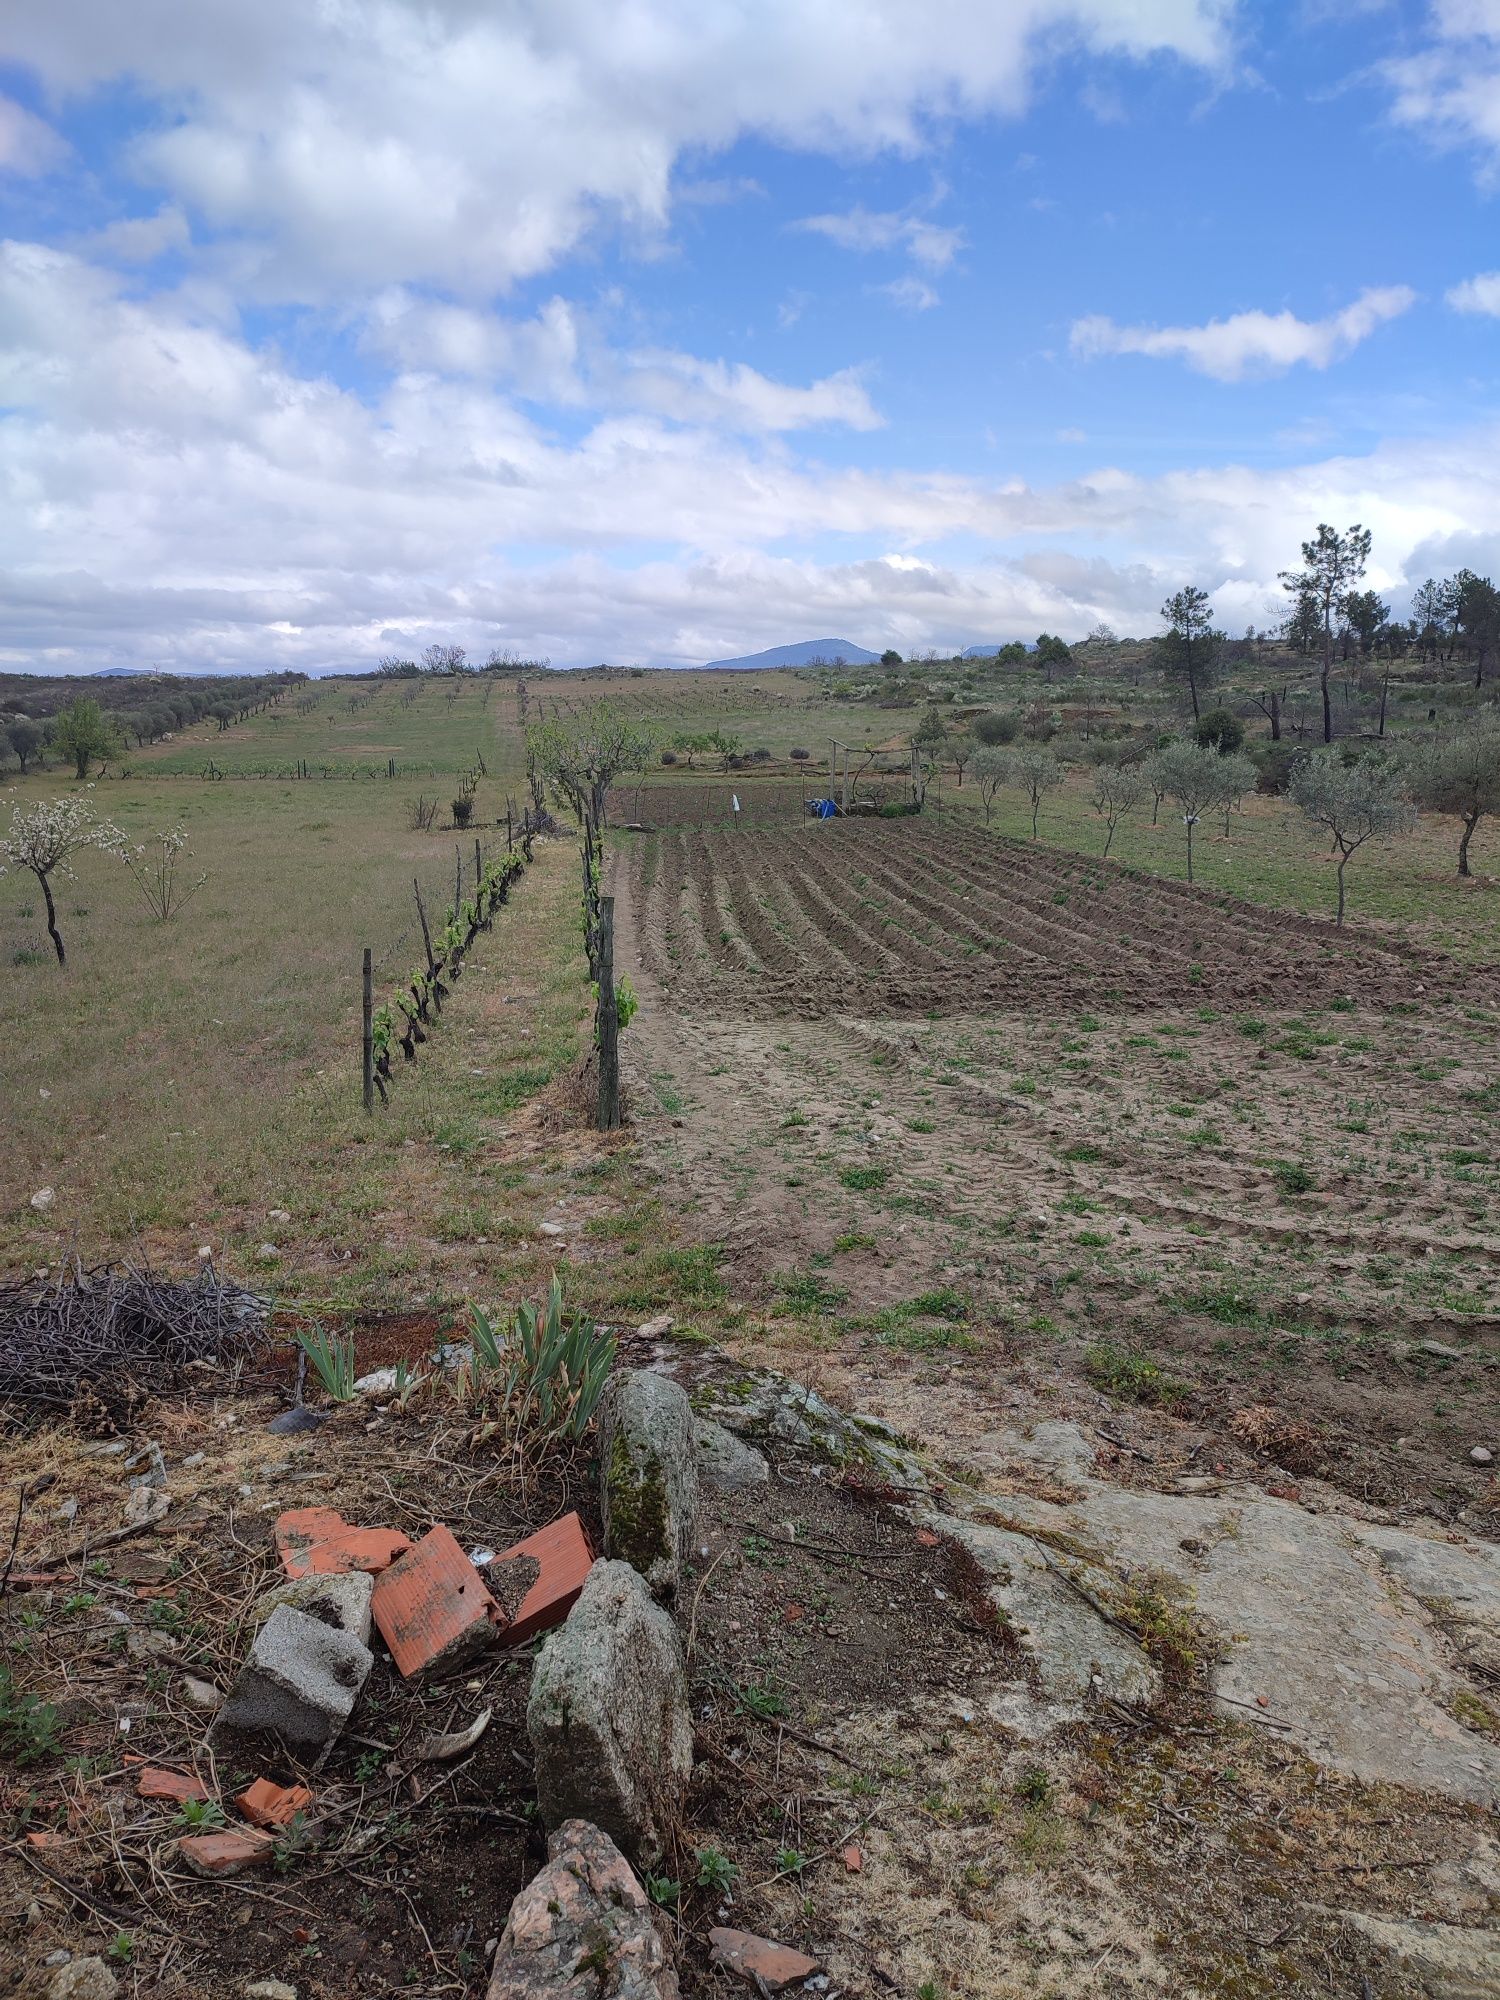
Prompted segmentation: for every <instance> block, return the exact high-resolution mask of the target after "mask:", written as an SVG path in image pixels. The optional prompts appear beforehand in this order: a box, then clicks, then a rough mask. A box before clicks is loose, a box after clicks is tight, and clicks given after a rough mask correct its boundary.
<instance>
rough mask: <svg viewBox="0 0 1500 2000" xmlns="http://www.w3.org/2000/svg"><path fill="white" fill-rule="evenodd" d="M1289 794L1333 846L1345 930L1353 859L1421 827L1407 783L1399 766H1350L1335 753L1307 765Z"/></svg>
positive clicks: (1375, 762) (1367, 762) (1367, 760)
mask: <svg viewBox="0 0 1500 2000" xmlns="http://www.w3.org/2000/svg"><path fill="white" fill-rule="evenodd" d="M1287 790H1288V791H1289V793H1290V795H1291V798H1292V801H1293V803H1294V804H1296V805H1299V806H1300V807H1301V808H1302V810H1303V812H1304V813H1306V815H1307V817H1308V818H1309V819H1310V820H1311V821H1312V822H1313V824H1314V825H1315V826H1321V827H1322V828H1324V830H1325V831H1326V832H1327V833H1328V834H1329V835H1330V836H1331V838H1332V840H1333V845H1334V848H1335V850H1336V851H1337V854H1338V857H1339V866H1338V884H1339V903H1338V916H1337V918H1336V919H1335V921H1336V922H1337V923H1340V924H1342V923H1343V921H1344V870H1345V868H1346V867H1347V866H1348V865H1349V857H1350V856H1351V855H1352V854H1356V853H1357V852H1358V851H1359V849H1360V848H1361V847H1363V846H1364V844H1365V842H1366V841H1367V840H1389V839H1390V838H1391V837H1392V836H1393V835H1395V834H1398V833H1409V832H1410V831H1411V829H1412V826H1413V825H1414V824H1415V822H1416V817H1417V814H1416V808H1415V806H1413V804H1412V802H1411V799H1410V797H1409V796H1408V794H1407V790H1406V782H1405V778H1404V776H1403V774H1402V772H1401V771H1400V770H1399V769H1398V768H1397V766H1396V765H1394V764H1387V763H1385V762H1383V761H1381V760H1379V759H1377V758H1373V757H1364V758H1361V759H1360V760H1359V761H1358V762H1357V763H1354V764H1346V763H1345V762H1344V761H1343V759H1342V758H1341V757H1339V756H1338V755H1336V754H1335V753H1333V752H1330V751H1327V750H1323V751H1320V752H1318V754H1317V755H1316V756H1311V757H1307V758H1304V759H1303V761H1302V762H1301V763H1300V764H1299V765H1298V766H1297V768H1296V770H1295V771H1293V773H1292V782H1291V784H1290V785H1289V786H1288V787H1287Z"/></svg>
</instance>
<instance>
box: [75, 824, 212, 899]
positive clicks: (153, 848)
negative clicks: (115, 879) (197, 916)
mask: <svg viewBox="0 0 1500 2000" xmlns="http://www.w3.org/2000/svg"><path fill="white" fill-rule="evenodd" d="M101 844H102V845H104V846H107V847H108V848H109V850H110V852H111V853H113V854H118V855H119V857H120V859H121V860H122V861H123V862H124V863H125V866H126V867H127V868H128V869H129V870H130V879H131V881H132V882H134V884H135V886H136V887H137V889H139V890H140V892H141V895H142V896H143V897H144V899H145V903H146V907H147V909H148V910H150V912H151V914H152V916H153V917H155V918H156V919H157V921H158V922H159V923H168V922H170V920H171V919H172V918H173V917H175V916H176V914H177V912H178V911H179V910H180V909H181V908H182V906H183V904H184V903H185V902H187V900H188V899H189V897H191V896H196V895H197V893H198V891H199V890H200V889H201V888H202V887H203V885H204V883H205V882H206V881H207V880H208V877H207V875H200V876H199V877H198V879H197V881H196V882H183V881H181V880H180V879H179V878H178V874H177V863H178V861H179V860H180V859H181V858H182V857H183V856H184V855H186V856H188V857H189V858H191V854H192V850H191V848H189V846H188V837H187V829H186V827H184V826H181V825H178V826H174V827H173V828H171V830H170V831H169V832H167V833H159V834H157V835H155V837H154V838H153V839H152V841H151V843H150V845H149V846H147V845H142V846H138V847H132V846H131V845H130V843H129V841H128V840H126V839H125V837H124V835H123V834H122V835H121V836H120V838H119V842H118V845H117V844H116V843H115V842H114V841H113V840H111V841H106V842H103V843H101Z"/></svg>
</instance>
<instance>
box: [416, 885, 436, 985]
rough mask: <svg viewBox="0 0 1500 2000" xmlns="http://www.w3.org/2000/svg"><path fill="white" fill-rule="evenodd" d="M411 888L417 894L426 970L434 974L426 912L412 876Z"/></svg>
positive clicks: (434, 967) (418, 888)
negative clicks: (425, 954)
mask: <svg viewBox="0 0 1500 2000" xmlns="http://www.w3.org/2000/svg"><path fill="white" fill-rule="evenodd" d="M411 886H412V888H413V889H414V890H415V891H416V894H417V915H418V916H419V917H420V918H421V919H422V944H423V947H424V949H425V950H426V953H427V970H428V971H429V972H435V971H436V970H437V961H436V960H435V959H434V958H433V956H432V932H431V931H430V930H429V929H428V928H427V911H426V908H425V907H424V905H423V902H422V885H421V883H420V882H419V881H418V880H417V878H416V876H415V875H413V876H412V878H411Z"/></svg>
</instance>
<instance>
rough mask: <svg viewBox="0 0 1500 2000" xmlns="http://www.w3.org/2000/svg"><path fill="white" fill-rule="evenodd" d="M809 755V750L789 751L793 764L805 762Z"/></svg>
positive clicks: (810, 754)
mask: <svg viewBox="0 0 1500 2000" xmlns="http://www.w3.org/2000/svg"><path fill="white" fill-rule="evenodd" d="M811 756H812V752H811V750H793V751H792V753H791V758H792V762H793V763H794V764H805V763H806V762H807V761H808V759H809V758H810V757H811Z"/></svg>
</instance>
